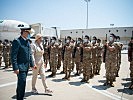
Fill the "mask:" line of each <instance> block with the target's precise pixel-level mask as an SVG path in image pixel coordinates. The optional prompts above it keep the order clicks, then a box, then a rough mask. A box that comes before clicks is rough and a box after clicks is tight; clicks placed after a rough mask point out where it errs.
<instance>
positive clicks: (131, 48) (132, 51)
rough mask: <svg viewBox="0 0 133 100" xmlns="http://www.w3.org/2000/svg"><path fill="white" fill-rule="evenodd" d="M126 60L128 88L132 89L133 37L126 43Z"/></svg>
mask: <svg viewBox="0 0 133 100" xmlns="http://www.w3.org/2000/svg"><path fill="white" fill-rule="evenodd" d="M128 61H129V62H130V78H131V84H130V86H129V89H133V37H132V38H131V41H130V42H129V44H128Z"/></svg>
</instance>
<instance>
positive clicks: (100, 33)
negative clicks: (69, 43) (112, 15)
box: [60, 27, 133, 44]
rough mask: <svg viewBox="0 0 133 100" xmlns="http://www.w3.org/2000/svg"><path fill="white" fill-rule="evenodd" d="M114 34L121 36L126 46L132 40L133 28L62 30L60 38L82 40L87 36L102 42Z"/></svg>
mask: <svg viewBox="0 0 133 100" xmlns="http://www.w3.org/2000/svg"><path fill="white" fill-rule="evenodd" d="M111 33H113V34H115V35H117V36H120V38H121V41H122V42H123V43H124V44H127V43H128V42H129V41H130V38H131V36H132V34H133V27H113V28H92V29H72V30H61V31H60V38H62V39H63V38H65V37H67V36H71V37H72V38H73V39H76V38H78V37H80V38H82V37H84V36H85V35H88V36H90V37H91V38H92V37H93V36H96V37H97V38H99V39H101V40H105V39H106V34H107V37H109V35H110V34H111Z"/></svg>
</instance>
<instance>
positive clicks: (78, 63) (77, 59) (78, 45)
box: [74, 38, 83, 76]
mask: <svg viewBox="0 0 133 100" xmlns="http://www.w3.org/2000/svg"><path fill="white" fill-rule="evenodd" d="M81 43H82V39H81V38H78V41H77V43H76V44H75V51H74V52H75V64H76V71H77V72H76V74H75V76H79V75H80V74H81V72H82V69H83V68H82V63H81V52H82V51H81V50H82V48H81Z"/></svg>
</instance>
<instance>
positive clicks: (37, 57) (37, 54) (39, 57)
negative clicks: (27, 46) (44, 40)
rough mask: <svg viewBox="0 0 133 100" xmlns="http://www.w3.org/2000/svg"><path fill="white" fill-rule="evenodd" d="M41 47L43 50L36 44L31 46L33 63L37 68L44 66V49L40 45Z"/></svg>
mask: <svg viewBox="0 0 133 100" xmlns="http://www.w3.org/2000/svg"><path fill="white" fill-rule="evenodd" d="M40 46H41V48H40V47H39V45H38V44H37V43H36V42H35V43H34V44H32V45H31V48H32V57H33V61H34V64H35V65H37V66H42V65H43V64H44V59H43V54H44V48H43V45H42V44H40ZM41 49H42V50H41Z"/></svg>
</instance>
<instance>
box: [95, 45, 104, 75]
mask: <svg viewBox="0 0 133 100" xmlns="http://www.w3.org/2000/svg"><path fill="white" fill-rule="evenodd" d="M96 45H97V48H96V49H97V64H96V74H98V75H99V72H100V70H101V64H102V57H101V56H102V55H101V54H102V49H103V47H102V45H101V43H97V44H96Z"/></svg>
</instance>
